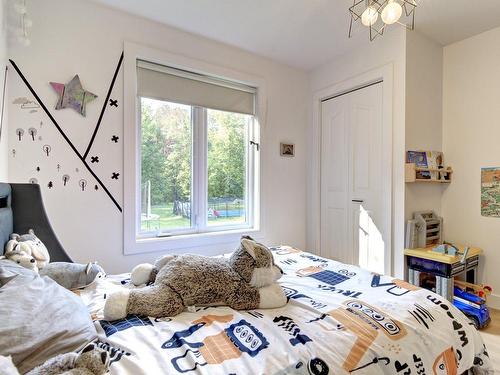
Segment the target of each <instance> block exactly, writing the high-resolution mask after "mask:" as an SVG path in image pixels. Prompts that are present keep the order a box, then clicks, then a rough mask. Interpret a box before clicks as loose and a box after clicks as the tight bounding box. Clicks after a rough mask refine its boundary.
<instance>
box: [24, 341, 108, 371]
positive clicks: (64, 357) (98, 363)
mask: <svg viewBox="0 0 500 375" xmlns="http://www.w3.org/2000/svg"><path fill="white" fill-rule="evenodd" d="M109 364H110V360H109V355H108V352H106V351H105V350H103V349H100V348H98V347H97V346H95V345H94V344H89V345H87V346H86V347H85V348H84V349H83V350H82V352H81V353H79V354H77V353H65V354H60V355H58V356H56V357H54V358H51V359H49V360H48V361H47V362H45V363H44V364H43V365H41V366H38V367H35V368H34V369H33V370H31V371H30V372H28V373H27V374H26V375H103V374H105V373H106V372H107V371H108V368H109Z"/></svg>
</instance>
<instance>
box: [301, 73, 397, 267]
mask: <svg viewBox="0 0 500 375" xmlns="http://www.w3.org/2000/svg"><path fill="white" fill-rule="evenodd" d="M393 77H394V68H393V64H392V63H389V64H386V65H384V66H382V67H380V68H377V69H373V70H370V71H368V72H366V73H363V74H361V75H358V76H356V77H352V78H348V79H346V80H345V81H342V82H339V83H336V84H333V85H331V86H328V87H326V88H324V89H321V90H319V91H317V92H315V93H314V95H313V103H312V113H313V129H312V130H313V132H312V183H311V188H312V192H311V193H312V194H311V198H312V202H311V208H310V214H311V216H312V217H311V220H312V223H311V228H312V231H313V233H312V239H311V240H312V241H311V242H312V244H313V246H314V248H315V249H316V250H317V251H321V103H322V101H323V100H325V99H328V98H331V97H333V96H337V95H340V94H343V93H348V92H349V91H352V90H355V89H357V88H362V87H363V86H366V85H369V84H371V83H375V82H377V81H383V89H382V91H383V94H382V95H383V98H382V123H383V129H384V130H383V131H384V133H383V148H382V150H383V159H384V160H383V162H384V165H386V166H387V168H385V169H384V172H385V173H384V176H383V178H382V181H383V190H382V191H384V192H386V194H384V198H383V204H384V205H388V206H386V207H388V210H389V212H390V215H389V217H387V218H385V220H387V221H386V225H387V226H386V228H389V236H388V238H387V239H386V241H387V246H386V248H385V254H384V259H385V264H384V268H385V273H386V274H393V269H392V255H393V254H392V253H393V248H392V244H393V241H392V238H393V222H392V217H393V213H392V196H393V193H392V190H393V184H392V164H393V163H392V142H393V136H392V128H393V84H394V83H393V80H394V78H393Z"/></svg>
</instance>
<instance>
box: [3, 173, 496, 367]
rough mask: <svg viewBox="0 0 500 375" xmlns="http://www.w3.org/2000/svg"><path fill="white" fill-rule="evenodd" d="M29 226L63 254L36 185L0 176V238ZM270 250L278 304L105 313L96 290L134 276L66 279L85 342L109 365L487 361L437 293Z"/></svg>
mask: <svg viewBox="0 0 500 375" xmlns="http://www.w3.org/2000/svg"><path fill="white" fill-rule="evenodd" d="M28 228H34V229H35V231H36V232H37V233H40V234H41V235H40V238H41V239H42V241H43V242H44V243H46V245H47V247H48V249H49V251H50V252H51V257H52V258H53V259H54V258H56V259H57V260H66V261H70V258H69V257H68V255H67V253H66V252H65V251H64V249H63V248H62V246H61V245H60V243H59V241H58V240H57V237H56V236H55V233H54V232H53V230H52V228H51V226H50V223H49V221H48V218H47V216H46V215H45V210H44V208H43V202H42V201H41V195H40V189H39V187H38V186H37V185H30V184H18V185H12V187H11V186H9V185H8V184H1V183H0V240H1V241H3V242H4V243H5V242H6V241H7V239H8V236H9V234H10V233H12V231H18V232H21V233H22V232H26V231H27V229H28ZM272 251H273V254H274V257H275V261H276V263H277V264H278V265H279V266H280V267H281V268H282V269H283V271H284V276H283V277H282V278H281V280H280V284H281V285H282V287H283V288H284V290H285V292H286V294H287V296H288V298H289V301H288V303H287V304H286V305H285V306H284V307H282V308H278V309H270V310H261V309H257V310H252V311H235V310H232V309H230V308H228V307H201V306H192V307H190V308H189V309H188V311H185V312H183V313H182V314H180V315H178V316H175V317H171V318H162V319H155V318H149V317H144V316H134V315H129V316H127V318H126V319H123V320H118V321H113V322H109V321H105V320H103V318H102V312H103V307H104V303H105V300H106V296H108V295H110V294H111V293H113V292H114V291H117V290H119V289H121V288H133V286H132V285H131V284H130V279H129V276H130V275H129V274H121V275H108V276H107V277H106V278H104V279H100V280H98V281H97V282H95V283H94V284H91V285H90V286H88V287H86V288H84V289H81V290H78V291H76V292H75V293H77V294H78V295H79V296H80V298H81V300H82V301H83V302H84V304H85V306H86V307H87V309H88V311H89V314H90V315H91V316H92V319H93V322H94V326H95V328H96V331H97V338H96V339H95V342H96V343H97V345H98V346H100V347H101V348H103V349H105V350H107V351H108V352H109V354H110V355H111V366H110V374H112V375H114V374H134V375H139V374H210V375H219V374H220V375H229V374H238V375H244V374H252V375H253V374H256V375H257V374H266V375H268V374H269V375H277V374H312V375H326V374H332V375H333V374H334V375H339V374H349V373H353V374H360V375H362V374H370V375H372V374H373V375H376V374H401V375H409V374H417V375H435V374H450V375H455V374H462V373H466V372H467V371H469V370H473V371H474V373H475V374H493V373H494V372H493V369H492V365H491V363H490V359H489V356H488V352H487V348H486V347H485V345H484V343H483V341H482V339H481V336H480V334H479V332H478V331H476V329H475V328H474V327H473V325H472V324H471V323H470V322H469V321H468V319H467V318H466V317H465V316H464V315H463V314H462V313H461V312H460V311H459V310H457V309H456V308H455V307H454V306H452V305H451V304H450V303H449V302H448V301H446V300H444V299H442V298H441V297H440V296H438V295H436V294H434V293H432V292H429V291H428V290H425V289H419V288H416V287H414V286H412V285H410V284H408V283H406V282H404V281H401V280H396V279H393V278H391V277H388V276H381V275H377V274H373V273H371V272H369V271H366V270H363V269H360V268H358V267H355V266H351V265H345V264H342V263H339V262H336V261H333V260H329V259H325V258H322V257H319V256H316V255H313V254H311V253H308V252H304V251H300V250H298V249H294V248H292V247H288V246H280V247H275V248H272ZM82 308H84V307H83V306H82ZM0 354H1V353H0Z"/></svg>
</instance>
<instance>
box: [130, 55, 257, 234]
mask: <svg viewBox="0 0 500 375" xmlns="http://www.w3.org/2000/svg"><path fill="white" fill-rule="evenodd" d="M255 98H256V89H255V88H253V87H250V86H246V85H242V84H239V83H234V82H230V81H226V80H222V79H218V78H214V77H208V76H205V75H199V74H196V73H191V72H187V71H184V70H179V69H174V68H170V67H166V66H162V65H157V64H153V63H150V62H146V61H142V60H137V103H138V115H139V116H138V121H139V137H140V142H139V144H138V145H139V150H138V151H139V155H138V158H137V160H139V164H140V165H139V171H140V173H138V176H137V179H138V181H137V183H138V185H139V188H138V189H137V194H140V197H139V198H137V199H136V200H137V201H138V202H139V201H140V203H139V206H140V210H137V211H136V215H137V217H136V223H137V224H136V228H137V231H136V238H139V239H140V238H143V239H148V238H153V237H171V236H181V235H186V234H201V233H208V232H223V231H234V230H238V229H239V230H248V229H253V228H256V226H257V223H256V215H255V202H256V195H257V193H258V189H256V176H255V170H256V168H255V165H256V163H255V158H256V155H257V152H258V147H259V145H258V139H257V137H256V135H257V133H256V130H255V127H256V121H255Z"/></svg>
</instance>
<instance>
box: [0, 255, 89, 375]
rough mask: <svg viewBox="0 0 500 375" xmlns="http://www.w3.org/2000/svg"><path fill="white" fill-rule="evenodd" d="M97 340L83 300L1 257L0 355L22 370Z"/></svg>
mask: <svg viewBox="0 0 500 375" xmlns="http://www.w3.org/2000/svg"><path fill="white" fill-rule="evenodd" d="M95 338H96V331H95V328H94V325H93V324H92V320H91V319H90V317H89V315H88V313H87V309H86V307H85V305H84V304H83V303H82V301H81V300H80V299H79V298H78V297H77V296H75V295H74V294H73V293H71V292H70V291H68V290H66V289H64V288H63V287H61V286H59V285H58V284H57V283H56V282H55V281H53V280H51V279H49V278H47V277H40V276H39V275H38V274H37V273H35V272H33V271H31V270H28V269H26V268H23V267H21V266H20V265H18V264H16V263H14V262H12V261H10V260H0V354H1V355H3V356H12V359H13V361H14V363H15V364H16V366H18V369H19V371H20V372H21V373H24V372H26V371H28V370H31V369H32V368H33V367H35V366H38V365H40V364H42V363H44V362H45V361H46V360H47V359H49V358H52V357H54V356H55V355H57V354H61V353H66V352H70V351H73V350H77V349H80V348H82V347H83V346H85V344H87V343H88V342H89V341H92V340H94V339H95Z"/></svg>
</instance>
